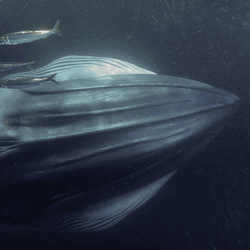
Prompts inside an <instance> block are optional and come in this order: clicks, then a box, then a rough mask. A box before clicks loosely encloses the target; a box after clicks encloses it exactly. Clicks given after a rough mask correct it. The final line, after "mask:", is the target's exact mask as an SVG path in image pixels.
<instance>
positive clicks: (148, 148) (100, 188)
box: [0, 56, 239, 232]
mask: <svg viewBox="0 0 250 250" xmlns="http://www.w3.org/2000/svg"><path fill="white" fill-rule="evenodd" d="M55 73H57V75H56V77H55V80H56V81H57V82H59V83H60V85H59V86H58V85H56V84H53V83H51V82H46V83H43V84H42V85H39V86H35V87H31V88H25V89H1V92H0V116H1V121H2V122H1V125H0V126H1V127H0V166H1V169H0V185H1V188H0V190H1V191H0V192H1V194H0V197H1V198H0V199H1V211H2V213H1V218H0V224H1V226H0V228H1V230H2V231H10V230H22V229H23V228H31V229H35V230H43V231H52V232H84V231H98V230H103V229H106V228H109V227H111V226H112V225H114V224H116V223H117V222H119V221H120V220H121V219H123V218H124V217H125V216H127V215H129V214H130V213H131V212H132V211H134V210H135V209H137V208H139V207H140V206H142V205H143V204H144V203H146V202H147V201H148V200H150V199H151V198H152V197H153V196H154V195H155V194H156V193H157V191H158V190H159V189H160V188H161V187H162V186H163V185H164V184H165V183H166V182H167V181H168V180H169V179H170V177H171V176H172V175H173V174H174V173H175V172H176V170H177V169H178V168H179V167H180V166H181V165H183V163H184V162H186V161H187V160H188V159H189V158H190V157H192V156H193V155H194V154H196V153H197V152H198V151H199V150H200V149H201V148H202V147H204V146H205V145H206V144H207V143H208V142H209V141H210V140H211V139H212V138H213V137H214V135H215V134H216V131H218V129H219V128H220V127H221V124H223V121H225V118H226V117H228V115H229V114H231V113H233V110H234V108H235V107H236V106H237V105H236V103H237V102H238V100H239V99H238V98H237V97H236V96H234V95H232V94H230V93H228V92H226V91H224V90H220V89H217V88H215V87H212V86H209V85H207V84H204V83H200V82H197V81H193V80H189V79H184V78H179V77H172V76H162V75H156V74H154V73H153V72H150V71H147V70H144V69H142V68H139V67H137V66H135V65H132V64H129V63H127V62H123V61H119V60H115V59H109V58H99V57H85V56H67V57H63V58H60V59H58V60H56V61H54V62H52V63H50V64H48V65H47V66H44V67H42V68H40V69H37V70H34V71H29V72H24V73H18V74H12V75H9V76H7V77H6V78H8V79H14V78H16V77H20V76H21V77H40V76H42V77H47V76H51V75H52V74H55Z"/></svg>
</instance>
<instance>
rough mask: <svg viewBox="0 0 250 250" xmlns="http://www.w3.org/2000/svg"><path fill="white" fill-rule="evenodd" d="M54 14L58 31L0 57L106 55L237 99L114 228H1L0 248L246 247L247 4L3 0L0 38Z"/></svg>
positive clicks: (249, 203)
mask: <svg viewBox="0 0 250 250" xmlns="http://www.w3.org/2000/svg"><path fill="white" fill-rule="evenodd" d="M58 19H59V20H60V26H59V29H60V31H61V32H62V36H61V37H60V36H57V35H52V36H50V37H48V38H46V39H45V40H43V39H42V40H39V41H36V42H33V43H29V44H22V45H16V46H0V55H1V62H10V61H12V62H30V61H36V64H35V65H34V67H41V66H44V65H46V64H48V63H49V62H51V61H53V60H55V59H57V58H59V57H63V56H66V55H71V54H76V55H91V56H105V57H111V58H116V59H120V60H124V61H128V62H130V63H133V64H135V65H137V66H140V67H142V68H145V69H148V70H151V71H153V72H155V73H157V74H165V75H173V76H179V77H185V78H190V79H194V80H197V81H201V82H204V83H207V84H210V85H212V86H215V87H218V88H221V89H224V90H227V91H229V92H231V93H233V94H235V95H237V96H239V97H240V98H241V99H242V103H241V104H240V105H239V108H238V110H237V111H236V113H235V115H234V117H233V119H231V120H230V122H228V123H227V124H226V126H225V127H224V128H223V130H222V131H221V133H220V134H219V135H218V136H217V137H216V138H215V139H214V140H213V141H212V143H211V144H209V145H208V146H207V147H206V149H204V150H203V151H202V152H201V153H200V154H199V155H197V156H196V157H195V158H193V159H192V160H191V161H189V162H188V163H187V164H186V165H185V166H183V168H182V169H181V170H180V171H178V172H177V173H176V174H175V176H174V177H173V178H172V179H171V180H170V181H169V182H168V183H167V184H166V185H165V186H164V187H163V188H162V189H161V190H160V191H159V193H158V194H157V195H156V196H155V197H154V198H153V199H152V200H150V202H148V203H146V204H145V205H144V206H142V207H141V208H139V209H138V210H136V211H135V212H133V213H132V214H131V215H129V216H128V217H126V218H125V219H124V220H122V221H121V222H120V223H118V224H117V225H115V226H114V227H112V228H110V229H108V230H105V231H102V232H95V233H68V234H47V233H40V232H33V231H28V230H27V231H22V232H12V233H2V232H1V234H0V242H1V249H12V248H15V247H16V246H17V244H18V246H19V247H25V248H26V249H177V250H178V249H190V250H192V249H208V250H219V249H249V247H250V238H249V235H250V188H249V186H250V170H249V164H250V154H249V153H250V150H249V145H250V81H249V78H250V1H244V0H231V1H230V0H220V1H218V0H217V1H215V0H210V1H204V0H203V1H201V0H175V1H174V0H171V1H170V0H84V1H83V0H68V1H65V0H60V1H59V0H53V1H51V0H8V1H7V0H2V1H0V27H1V34H0V36H2V35H4V34H7V33H11V32H15V31H21V30H36V29H39V28H46V29H51V28H53V27H54V25H55V23H56V21H57V20H58ZM2 75H3V76H4V75H6V74H2ZM13 101H14V100H13Z"/></svg>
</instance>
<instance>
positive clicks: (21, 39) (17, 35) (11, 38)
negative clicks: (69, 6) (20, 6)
mask: <svg viewBox="0 0 250 250" xmlns="http://www.w3.org/2000/svg"><path fill="white" fill-rule="evenodd" d="M58 28H59V20H58V21H57V23H56V25H55V26H54V28H53V29H50V30H44V29H40V30H25V31H18V32H14V33H9V34H6V35H4V36H2V37H0V45H16V44H22V43H30V42H34V41H37V40H40V39H43V38H46V37H48V36H50V35H52V34H57V35H59V36H60V35H61V32H60V31H59V29H58Z"/></svg>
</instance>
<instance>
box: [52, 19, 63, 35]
mask: <svg viewBox="0 0 250 250" xmlns="http://www.w3.org/2000/svg"><path fill="white" fill-rule="evenodd" d="M59 23H60V21H59V20H58V21H57V22H56V25H55V26H54V28H53V31H54V32H55V34H57V35H59V36H61V35H62V33H61V31H60V30H59Z"/></svg>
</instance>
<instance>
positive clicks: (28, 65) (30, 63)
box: [26, 61, 35, 70]
mask: <svg viewBox="0 0 250 250" xmlns="http://www.w3.org/2000/svg"><path fill="white" fill-rule="evenodd" d="M34 63H35V61H33V62H29V63H28V64H27V66H26V67H27V68H28V69H31V70H34V69H33V68H32V67H31V66H30V65H32V64H34Z"/></svg>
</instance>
